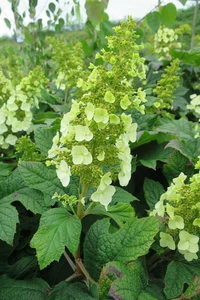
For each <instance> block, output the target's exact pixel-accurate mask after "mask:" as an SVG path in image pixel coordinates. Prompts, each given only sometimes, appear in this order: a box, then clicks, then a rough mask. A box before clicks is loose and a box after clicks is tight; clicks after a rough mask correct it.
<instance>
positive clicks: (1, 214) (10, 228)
mask: <svg viewBox="0 0 200 300" xmlns="http://www.w3.org/2000/svg"><path fill="white" fill-rule="evenodd" d="M18 222H19V218H18V212H17V210H16V208H15V207H14V206H12V205H10V204H9V203H8V204H7V203H4V204H2V205H1V209H0V239H1V240H3V241H5V242H6V243H8V244H9V245H12V243H13V238H14V234H15V232H16V225H17V223H18Z"/></svg>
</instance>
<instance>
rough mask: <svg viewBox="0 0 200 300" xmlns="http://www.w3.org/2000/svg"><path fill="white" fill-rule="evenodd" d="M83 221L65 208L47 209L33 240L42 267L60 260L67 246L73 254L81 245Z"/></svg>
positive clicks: (32, 244)
mask: <svg viewBox="0 0 200 300" xmlns="http://www.w3.org/2000/svg"><path fill="white" fill-rule="evenodd" d="M80 234H81V222H80V220H79V218H78V217H77V216H73V215H71V214H70V213H69V212H68V211H67V210H66V209H65V208H54V209H51V210H48V211H46V212H45V213H44V214H43V215H42V217H41V220H40V226H39V229H38V231H37V232H36V233H35V235H34V236H33V238H32V240H31V247H33V248H36V253H37V258H38V262H39V265H40V269H44V268H45V267H46V266H48V265H49V264H50V263H51V262H52V261H54V260H57V261H58V260H59V259H60V257H61V255H62V254H63V252H64V250H65V247H67V248H68V249H69V251H70V252H71V253H72V254H73V253H74V252H75V251H76V250H77V248H78V245H79V239H80Z"/></svg>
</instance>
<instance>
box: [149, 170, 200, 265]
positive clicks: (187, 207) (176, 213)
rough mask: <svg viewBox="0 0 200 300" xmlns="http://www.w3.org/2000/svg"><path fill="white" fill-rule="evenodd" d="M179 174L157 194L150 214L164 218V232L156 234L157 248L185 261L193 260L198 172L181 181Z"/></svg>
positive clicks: (198, 226) (199, 209)
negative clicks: (179, 254)
mask: <svg viewBox="0 0 200 300" xmlns="http://www.w3.org/2000/svg"><path fill="white" fill-rule="evenodd" d="M185 180H186V175H184V174H183V173H181V174H180V175H179V176H178V177H177V178H175V179H173V182H172V183H171V185H170V186H169V187H168V189H167V191H166V192H165V193H164V194H162V195H161V197H160V201H159V202H157V203H156V205H155V209H154V210H153V211H152V212H151V213H150V214H151V215H158V216H160V217H165V218H164V219H165V220H166V221H165V224H166V232H161V233H160V245H161V247H168V248H169V249H171V250H175V249H176V247H177V249H178V251H179V252H180V253H181V254H183V255H184V257H185V259H186V260H187V261H191V260H193V259H197V258H198V257H197V252H198V251H199V245H198V243H199V234H200V201H199V196H200V173H198V174H195V175H193V176H192V177H191V178H190V183H189V184H185V183H184V181H185Z"/></svg>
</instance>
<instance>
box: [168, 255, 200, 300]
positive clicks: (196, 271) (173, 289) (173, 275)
mask: <svg viewBox="0 0 200 300" xmlns="http://www.w3.org/2000/svg"><path fill="white" fill-rule="evenodd" d="M195 275H196V276H200V261H199V260H195V261H194V262H187V261H185V260H183V261H172V262H171V263H170V264H169V265H168V267H167V272H166V274H165V278H164V282H165V289H164V292H165V295H166V297H167V299H172V298H176V297H178V296H180V295H181V293H182V291H183V288H184V285H185V284H188V285H189V284H191V283H192V281H193V279H194V277H195Z"/></svg>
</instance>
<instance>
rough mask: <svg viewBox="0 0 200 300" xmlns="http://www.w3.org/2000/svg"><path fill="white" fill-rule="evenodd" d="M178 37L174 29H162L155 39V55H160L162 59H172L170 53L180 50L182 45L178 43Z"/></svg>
mask: <svg viewBox="0 0 200 300" xmlns="http://www.w3.org/2000/svg"><path fill="white" fill-rule="evenodd" d="M177 40H178V35H177V34H176V33H175V31H174V30H173V29H170V28H167V27H163V26H162V27H160V28H159V29H158V31H157V33H156V34H155V37H154V49H155V53H157V54H159V55H160V57H159V58H160V59H163V58H164V57H170V55H169V51H170V49H172V48H180V47H181V44H180V43H177Z"/></svg>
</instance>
